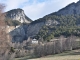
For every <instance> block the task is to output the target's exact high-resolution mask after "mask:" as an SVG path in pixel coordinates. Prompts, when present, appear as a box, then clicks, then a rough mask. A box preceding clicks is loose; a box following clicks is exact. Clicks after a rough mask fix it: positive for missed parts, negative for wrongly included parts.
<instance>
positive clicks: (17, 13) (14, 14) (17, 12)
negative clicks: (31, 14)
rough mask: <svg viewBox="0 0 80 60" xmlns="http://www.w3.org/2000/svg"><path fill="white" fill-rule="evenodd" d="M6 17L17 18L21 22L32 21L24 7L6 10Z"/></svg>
mask: <svg viewBox="0 0 80 60" xmlns="http://www.w3.org/2000/svg"><path fill="white" fill-rule="evenodd" d="M6 17H7V18H10V19H11V20H17V21H19V22H21V23H31V22H32V20H31V19H30V18H28V17H27V16H26V15H25V13H24V11H23V10H22V9H13V10H10V11H8V12H6Z"/></svg>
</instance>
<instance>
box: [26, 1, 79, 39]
mask: <svg viewBox="0 0 80 60" xmlns="http://www.w3.org/2000/svg"><path fill="white" fill-rule="evenodd" d="M79 7H80V1H78V2H77V3H71V4H69V5H68V6H66V7H64V8H62V9H60V10H59V11H57V12H53V13H51V14H49V15H46V16H44V17H43V18H39V19H37V20H35V21H33V22H32V23H31V24H30V25H29V27H28V28H27V37H33V38H36V39H39V38H43V39H44V40H50V39H52V38H54V37H59V36H61V35H64V36H65V37H68V36H70V35H75V36H80V27H79V26H80V12H79V10H80V8H79Z"/></svg>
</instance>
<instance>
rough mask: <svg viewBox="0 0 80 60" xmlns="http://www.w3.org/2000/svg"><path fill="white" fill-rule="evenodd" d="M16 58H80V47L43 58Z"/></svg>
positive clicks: (40, 59) (69, 59)
mask: <svg viewBox="0 0 80 60" xmlns="http://www.w3.org/2000/svg"><path fill="white" fill-rule="evenodd" d="M16 60H80V49H78V50H73V51H66V52H64V53H60V54H55V55H48V56H45V57H41V58H34V59H28V57H24V58H18V59H16Z"/></svg>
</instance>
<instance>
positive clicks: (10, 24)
mask: <svg viewBox="0 0 80 60" xmlns="http://www.w3.org/2000/svg"><path fill="white" fill-rule="evenodd" d="M5 22H6V24H7V25H9V26H17V25H20V24H21V23H20V22H19V21H17V20H11V19H6V20H5Z"/></svg>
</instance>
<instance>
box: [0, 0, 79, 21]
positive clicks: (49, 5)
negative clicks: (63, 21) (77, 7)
mask: <svg viewBox="0 0 80 60" xmlns="http://www.w3.org/2000/svg"><path fill="white" fill-rule="evenodd" d="M77 1H79V0H0V2H1V3H5V4H6V10H5V11H8V10H11V9H16V8H22V9H23V10H24V12H25V14H26V15H27V16H28V17H29V18H31V19H32V20H36V19H38V18H41V17H43V16H45V15H47V14H50V13H52V12H55V11H58V10H59V9H61V8H63V7H65V6H66V5H68V4H70V3H72V2H77Z"/></svg>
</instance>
